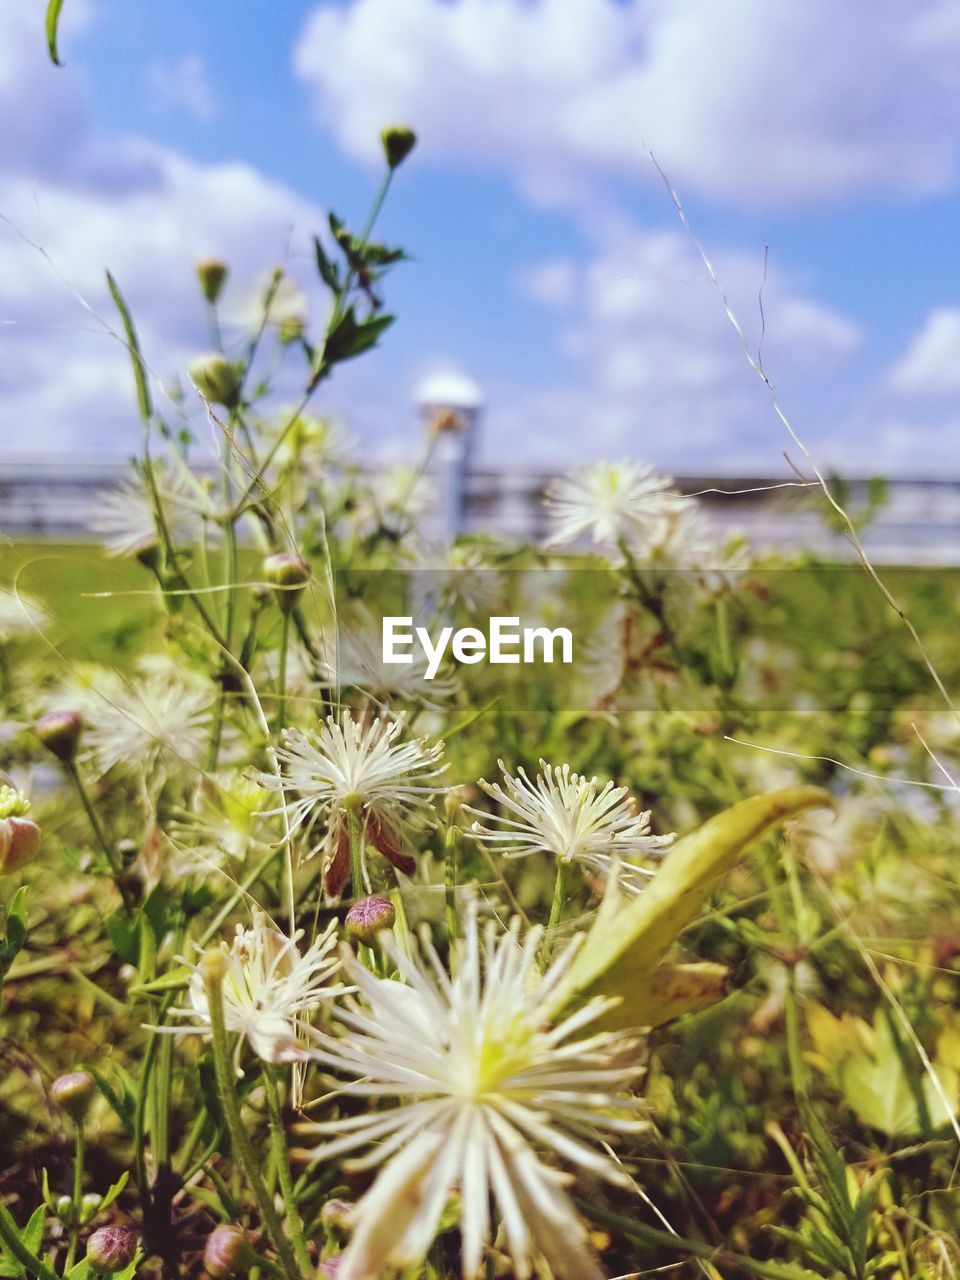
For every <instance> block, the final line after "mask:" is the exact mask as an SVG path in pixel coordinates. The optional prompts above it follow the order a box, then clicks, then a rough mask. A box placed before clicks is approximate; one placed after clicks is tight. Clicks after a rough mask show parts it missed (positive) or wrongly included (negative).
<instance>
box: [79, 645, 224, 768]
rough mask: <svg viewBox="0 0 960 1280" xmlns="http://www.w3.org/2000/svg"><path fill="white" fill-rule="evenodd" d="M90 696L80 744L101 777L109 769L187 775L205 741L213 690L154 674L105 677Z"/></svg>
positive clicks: (167, 674)
mask: <svg viewBox="0 0 960 1280" xmlns="http://www.w3.org/2000/svg"><path fill="white" fill-rule="evenodd" d="M91 693H97V694H99V695H100V696H98V697H96V698H95V699H91V704H90V706H91V709H90V711H89V712H88V723H87V728H86V732H85V734H84V742H85V744H86V746H87V748H88V751H89V754H90V755H91V756H92V758H93V760H94V761H95V763H96V766H97V768H98V770H99V772H100V774H104V773H107V772H108V770H110V769H112V768H113V767H114V766H124V767H126V768H131V767H132V768H142V769H143V770H144V772H145V773H148V774H149V773H150V772H152V771H153V769H154V768H156V767H159V766H162V768H163V771H164V772H165V773H167V774H171V773H174V772H188V773H189V772H192V771H194V770H195V769H198V768H199V767H200V765H201V763H202V761H203V757H204V754H205V752H206V749H207V745H208V742H209V737H210V712H211V704H212V690H211V688H210V686H209V685H208V684H207V682H206V681H204V680H201V679H196V680H193V679H190V680H188V679H184V678H182V677H179V676H176V675H174V674H173V673H172V672H170V671H160V670H157V671H153V672H150V673H148V674H147V675H144V676H138V677H134V678H133V679H130V680H126V681H125V680H122V679H121V678H119V677H118V676H116V675H115V674H113V673H111V675H110V677H108V679H107V680H106V682H105V687H104V685H101V686H100V688H94V689H93V690H91Z"/></svg>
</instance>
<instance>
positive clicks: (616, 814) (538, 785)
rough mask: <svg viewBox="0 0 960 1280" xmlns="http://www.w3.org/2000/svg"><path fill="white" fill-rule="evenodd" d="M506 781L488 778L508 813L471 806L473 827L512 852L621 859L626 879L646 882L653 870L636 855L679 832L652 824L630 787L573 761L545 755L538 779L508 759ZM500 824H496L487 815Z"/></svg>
mask: <svg viewBox="0 0 960 1280" xmlns="http://www.w3.org/2000/svg"><path fill="white" fill-rule="evenodd" d="M500 768H501V770H502V771H503V782H504V785H503V786H501V785H500V784H499V783H490V782H486V781H484V780H483V779H482V778H481V780H480V784H479V785H480V786H481V787H482V788H483V790H484V791H485V792H486V793H487V795H488V796H491V797H492V798H493V799H494V800H496V801H497V803H498V804H499V805H500V807H501V809H502V810H503V811H504V812H503V813H500V814H494V815H491V814H488V813H483V812H482V811H481V810H479V809H472V808H469V806H467V808H468V812H469V813H471V814H473V816H474V817H475V818H477V819H479V821H478V822H477V823H475V824H474V826H473V828H472V830H471V834H472V835H473V836H474V837H475V838H476V839H477V840H482V841H484V842H485V843H487V844H491V845H493V846H495V847H496V849H497V850H498V852H500V853H502V854H503V856H504V857H506V858H524V857H526V856H528V855H529V854H531V853H549V854H551V855H552V856H553V857H555V858H558V859H559V860H560V861H561V862H567V863H570V862H580V863H582V864H583V865H585V866H587V867H589V868H592V869H593V870H595V871H599V872H601V873H602V874H604V875H609V874H610V873H611V872H612V871H613V870H614V868H615V867H617V866H618V864H619V874H620V877H621V879H622V881H623V884H624V887H625V888H628V889H632V890H635V891H636V890H639V889H640V888H642V886H643V878H644V877H649V876H651V875H653V872H652V871H650V870H649V869H648V868H646V867H644V866H643V865H641V864H639V863H638V862H637V861H636V859H637V858H641V857H645V856H649V855H650V854H654V853H657V852H659V851H660V850H662V849H665V848H667V847H668V846H669V845H670V844H671V843H672V841H673V838H674V837H673V836H672V835H666V836H655V835H652V834H651V832H650V812H649V810H646V811H644V812H639V811H638V809H637V804H636V801H635V800H634V799H633V797H632V796H630V794H629V792H628V791H627V788H626V787H616V786H614V784H613V783H612V782H607V783H605V784H604V785H603V786H602V787H601V785H600V782H599V779H597V778H584V777H582V776H581V775H580V774H579V773H574V772H572V770H571V768H570V766H569V765H568V764H563V765H560V766H559V767H558V768H554V766H553V765H550V764H547V763H546V762H545V761H543V760H541V761H540V768H541V770H542V772H541V773H539V774H538V775H537V779H536V782H531V781H530V779H529V777H528V776H527V774H526V773H525V772H524V770H523V769H522V768H520V769H518V770H517V776H516V777H513V775H512V774H509V773H508V772H507V770H506V768H505V767H504V764H503V761H500ZM490 822H492V823H494V824H496V825H495V826H494V827H492V828H491V827H489V826H486V825H484V824H486V823H490Z"/></svg>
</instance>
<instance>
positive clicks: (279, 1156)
mask: <svg viewBox="0 0 960 1280" xmlns="http://www.w3.org/2000/svg"><path fill="white" fill-rule="evenodd" d="M263 1082H264V1085H265V1086H266V1091H267V1116H268V1117H269V1120H270V1140H271V1143H272V1145H273V1155H274V1160H275V1161H276V1165H277V1173H278V1175H279V1177H280V1191H281V1194H282V1195H283V1203H284V1205H285V1206H286V1210H287V1222H288V1223H289V1225H290V1235H291V1237H292V1238H293V1252H294V1254H295V1255H296V1259H297V1262H298V1263H299V1265H300V1269H301V1271H302V1272H303V1274H304V1275H307V1274H308V1273H309V1272H310V1271H311V1270H312V1267H311V1263H310V1255H309V1254H308V1253H307V1246H306V1243H305V1242H304V1238H303V1219H302V1218H301V1217H300V1210H299V1209H298V1207H297V1197H296V1193H295V1191H294V1187H293V1178H292V1177H291V1174H290V1155H289V1152H288V1151H287V1134H286V1129H285V1128H284V1124H283V1111H282V1110H281V1108H280V1092H279V1090H278V1088H277V1072H276V1071H275V1069H274V1068H273V1067H272V1066H271V1065H270V1064H269V1063H267V1062H265V1063H264V1064H263Z"/></svg>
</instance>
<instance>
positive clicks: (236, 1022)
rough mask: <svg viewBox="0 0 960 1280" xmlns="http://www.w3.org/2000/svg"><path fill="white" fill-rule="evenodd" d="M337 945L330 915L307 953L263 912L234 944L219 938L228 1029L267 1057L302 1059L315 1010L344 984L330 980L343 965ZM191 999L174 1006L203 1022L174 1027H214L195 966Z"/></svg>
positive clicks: (180, 1030)
mask: <svg viewBox="0 0 960 1280" xmlns="http://www.w3.org/2000/svg"><path fill="white" fill-rule="evenodd" d="M335 946H336V921H331V922H330V925H329V926H328V928H327V929H326V930H325V932H324V933H322V934H321V935H320V936H319V937H318V938H317V940H316V942H314V944H313V945H312V946H311V947H310V948H308V950H306V951H305V952H304V953H303V954H302V955H301V954H300V952H299V950H298V949H297V942H296V939H294V938H287V937H285V936H284V935H283V934H282V933H280V932H279V931H278V930H276V929H274V928H273V927H272V926H271V925H270V924H269V922H268V921H267V919H266V917H265V916H263V915H262V914H261V913H260V912H257V913H256V914H255V916H254V920H253V926H252V927H251V928H249V929H247V928H244V927H243V925H237V930H236V933H235V935H234V938H233V941H232V942H231V943H230V944H229V946H228V945H227V943H226V942H221V943H220V950H221V952H222V953H223V956H224V958H225V960H226V966H227V971H226V977H225V978H224V982H223V1012H224V1022H225V1023H226V1027H227V1030H228V1031H231V1032H233V1033H235V1034H236V1035H238V1036H240V1039H241V1044H242V1042H243V1041H248V1042H249V1044H250V1048H251V1049H252V1050H253V1052H254V1053H255V1054H256V1055H257V1057H258V1058H262V1059H263V1060H264V1061H265V1062H292V1061H296V1060H298V1059H302V1058H303V1056H304V1051H303V1047H302V1040H303V1035H302V1033H303V1030H304V1028H305V1027H306V1026H307V1025H308V1019H309V1016H310V1014H311V1013H312V1012H313V1010H315V1009H316V1008H317V1007H318V1006H319V1005H321V1004H323V1003H324V1002H325V1001H327V1000H330V999H332V998H333V997H334V996H336V995H339V994H340V993H341V992H342V991H343V990H344V988H343V987H342V986H340V985H338V984H334V985H331V983H330V980H331V979H332V978H333V977H334V975H335V974H336V972H337V970H338V969H339V967H340V961H339V958H338V957H337V955H336V954H335V951H334V948H335ZM189 999H190V1007H189V1008H187V1009H178V1010H176V1011H175V1012H177V1013H178V1014H179V1015H180V1016H181V1017H187V1018H195V1019H196V1020H197V1022H198V1023H199V1024H200V1025H198V1026H191V1027H175V1028H169V1030H171V1031H172V1032H173V1033H174V1034H180V1035H195V1034H198V1033H200V1034H207V1033H209V1030H210V1006H209V1005H208V1003H207V995H206V991H205V989H204V985H203V975H202V974H201V972H200V971H199V968H197V967H196V966H194V972H193V973H192V975H191V977H190V986H189ZM161 1030H168V1028H161Z"/></svg>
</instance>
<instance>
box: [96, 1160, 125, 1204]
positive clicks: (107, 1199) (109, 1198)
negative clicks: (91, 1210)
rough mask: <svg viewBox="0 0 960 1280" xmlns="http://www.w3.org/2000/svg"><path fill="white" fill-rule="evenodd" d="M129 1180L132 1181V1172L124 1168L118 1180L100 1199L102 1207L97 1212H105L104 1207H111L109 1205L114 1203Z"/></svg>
mask: <svg viewBox="0 0 960 1280" xmlns="http://www.w3.org/2000/svg"><path fill="white" fill-rule="evenodd" d="M129 1181H130V1173H129V1171H128V1170H124V1172H123V1173H121V1175H120V1177H119V1178H118V1179H117V1181H116V1182H115V1183H114V1184H113V1186H112V1187H111V1188H110V1190H109V1191H108V1192H107V1193H106V1195H105V1196H104V1197H103V1199H102V1200H101V1201H100V1207H99V1208H98V1209H97V1212H98V1213H103V1211H104V1209H109V1207H110V1206H111V1205H112V1204H113V1202H114V1200H116V1198H117V1196H118V1195H119V1194H120V1192H121V1191H122V1190H123V1189H124V1187H125V1186H126V1185H127V1183H128V1182H129Z"/></svg>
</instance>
